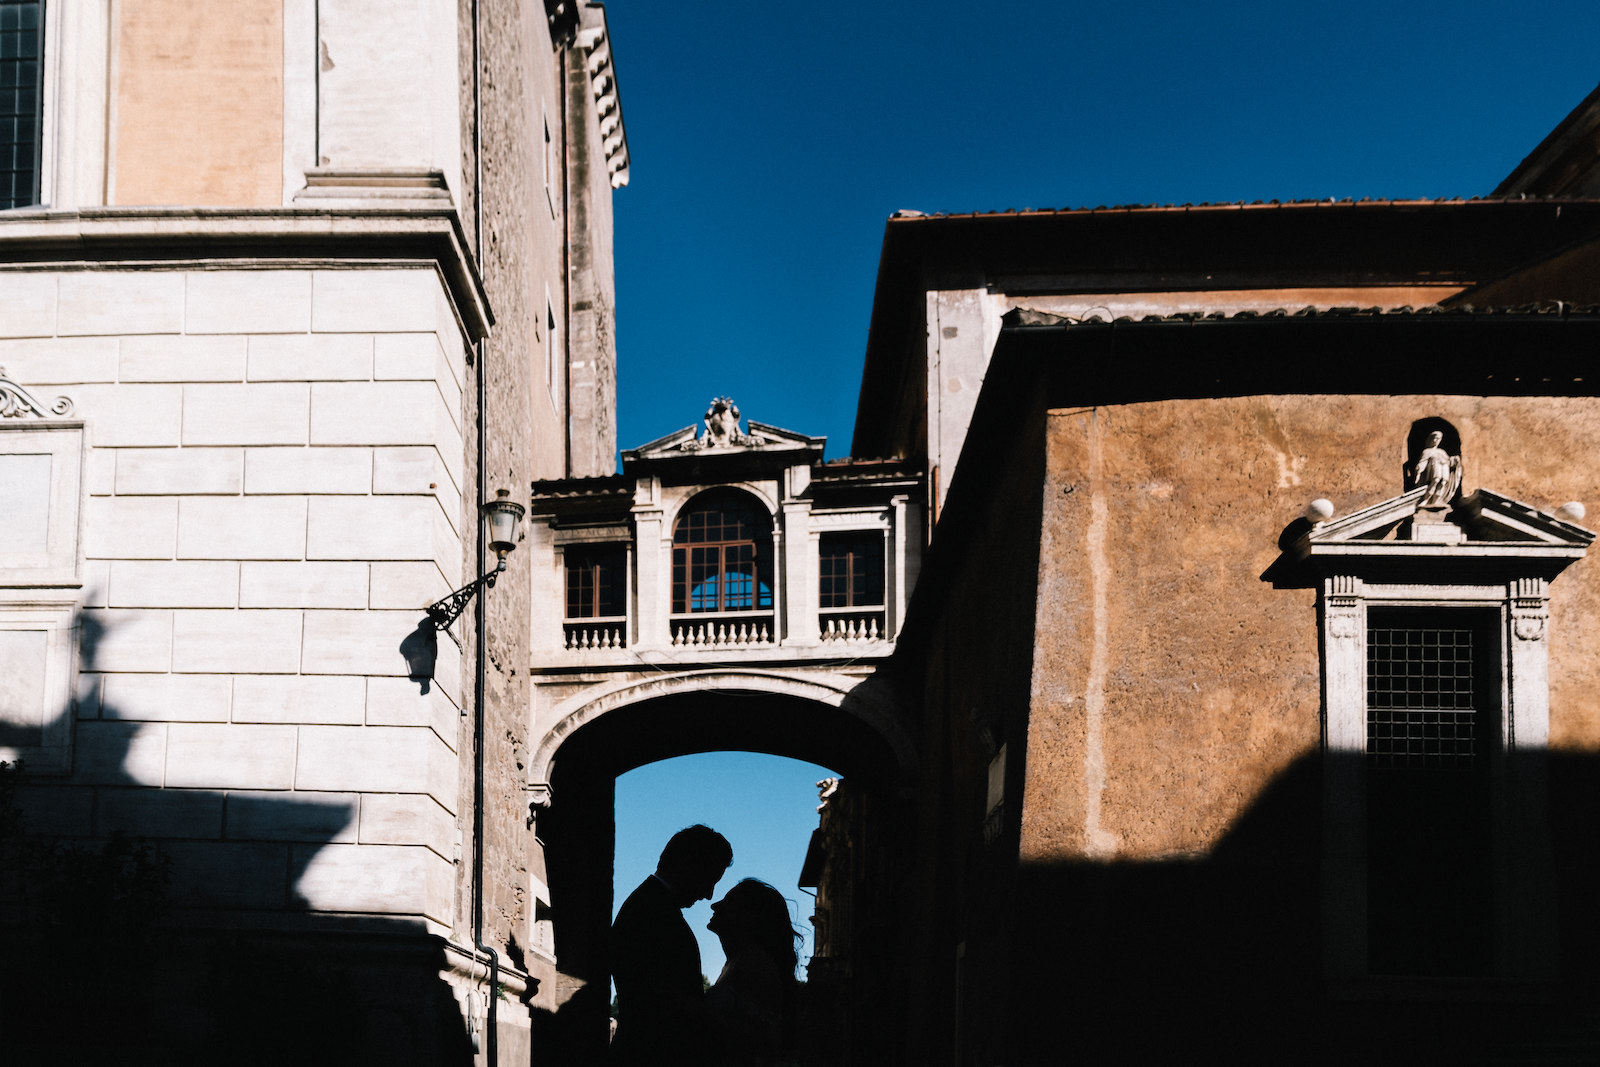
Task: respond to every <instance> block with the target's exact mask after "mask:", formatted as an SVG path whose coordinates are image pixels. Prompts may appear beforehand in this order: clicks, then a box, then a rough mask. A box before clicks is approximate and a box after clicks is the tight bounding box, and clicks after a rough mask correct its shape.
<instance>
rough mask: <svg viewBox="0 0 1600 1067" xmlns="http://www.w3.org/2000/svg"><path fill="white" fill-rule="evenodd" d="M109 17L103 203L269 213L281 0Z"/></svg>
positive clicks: (273, 189) (278, 129) (276, 189)
mask: <svg viewBox="0 0 1600 1067" xmlns="http://www.w3.org/2000/svg"><path fill="white" fill-rule="evenodd" d="M116 10H117V15H118V21H117V24H116V26H115V27H114V29H113V40H114V50H115V51H114V59H113V63H112V71H113V90H112V92H113V97H114V112H113V115H114V118H113V127H112V133H111V141H112V144H113V151H112V164H111V165H112V168H113V170H112V180H111V182H110V183H109V185H110V189H111V197H110V199H111V202H112V203H114V204H189V205H202V206H203V205H226V206H232V207H270V206H275V205H277V204H279V203H281V202H282V185H283V174H282V170H283V59H284V56H283V2H282V0H229V2H228V3H226V4H191V3H186V2H185V0H121V2H120V3H119V4H118V5H117V7H116Z"/></svg>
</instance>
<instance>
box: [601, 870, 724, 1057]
mask: <svg viewBox="0 0 1600 1067" xmlns="http://www.w3.org/2000/svg"><path fill="white" fill-rule="evenodd" d="M611 977H612V980H613V981H615V982H616V984H617V1034H616V1037H615V1038H614V1039H613V1040H612V1042H611V1062H613V1063H617V1064H637V1063H650V1064H667V1063H678V1062H683V1063H693V1062H698V1061H700V1060H701V1058H702V1054H703V1051H704V1041H705V1039H706V1036H707V1035H706V1033H705V1027H704V1014H705V1006H704V994H703V992H702V989H701V977H700V946H699V944H698V943H697V942H696V941H695V939H694V933H693V931H691V930H690V929H689V924H688V923H687V922H685V921H684V918H683V911H682V909H680V908H679V907H678V905H677V903H676V902H675V901H674V900H673V899H672V894H671V892H670V891H669V890H668V889H667V887H666V885H665V884H664V883H662V882H661V881H660V880H659V879H657V878H656V877H654V876H651V877H649V878H646V879H645V880H644V881H643V882H642V883H640V885H639V888H638V889H635V890H634V891H633V892H632V893H630V894H629V895H628V899H627V900H626V901H624V902H623V905H622V907H621V909H620V910H619V911H618V912H617V918H616V921H615V922H613V923H612V924H611Z"/></svg>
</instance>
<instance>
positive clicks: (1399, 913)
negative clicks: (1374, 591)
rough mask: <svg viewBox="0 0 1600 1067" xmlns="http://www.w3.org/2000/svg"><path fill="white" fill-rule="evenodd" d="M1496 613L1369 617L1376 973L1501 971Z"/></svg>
mask: <svg viewBox="0 0 1600 1067" xmlns="http://www.w3.org/2000/svg"><path fill="white" fill-rule="evenodd" d="M1498 623H1499V615H1498V613H1496V612H1485V611H1473V610H1470V609H1453V610H1451V609H1440V610H1432V609H1423V608H1372V609H1371V610H1370V611H1369V613H1368V618H1367V672H1366V673H1367V752H1366V784H1367V786H1366V788H1367V922H1368V925H1367V953H1368V966H1369V968H1370V970H1371V972H1372V973H1374V974H1404V975H1474V974H1489V973H1492V971H1493V967H1494V948H1493V946H1494V938H1493V931H1494V907H1493V896H1492V893H1493V884H1492V882H1493V879H1492V871H1493V866H1492V864H1493V855H1492V847H1491V840H1490V813H1491V809H1490V789H1491V776H1490V760H1491V757H1492V756H1493V754H1494V753H1495V752H1496V750H1497V748H1498V746H1499V733H1500V706H1499V703H1500V702H1499V692H1500V685H1499V678H1498V670H1497V665H1498V663H1499V643H1498V640H1497V633H1498Z"/></svg>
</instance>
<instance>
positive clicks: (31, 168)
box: [0, 0, 44, 209]
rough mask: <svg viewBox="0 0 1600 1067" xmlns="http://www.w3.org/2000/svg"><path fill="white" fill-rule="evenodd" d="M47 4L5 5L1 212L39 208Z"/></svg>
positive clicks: (1, 19) (0, 22)
mask: <svg viewBox="0 0 1600 1067" xmlns="http://www.w3.org/2000/svg"><path fill="white" fill-rule="evenodd" d="M43 56H44V4H43V3H42V0H0V209H3V208H13V207H26V206H28V205H29V204H37V203H38V202H39V170H40V167H39V156H40V150H39V139H40V132H41V127H42V125H43V124H42V122H41V118H42V115H41V107H42V101H43V96H44V92H43V90H44V82H43V63H42V59H43Z"/></svg>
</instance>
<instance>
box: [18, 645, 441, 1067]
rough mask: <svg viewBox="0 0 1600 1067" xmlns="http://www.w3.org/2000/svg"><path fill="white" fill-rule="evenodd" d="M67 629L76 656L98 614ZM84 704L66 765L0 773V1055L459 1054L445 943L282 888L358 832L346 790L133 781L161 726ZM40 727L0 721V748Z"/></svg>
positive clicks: (166, 1060) (410, 925)
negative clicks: (133, 764)
mask: <svg viewBox="0 0 1600 1067" xmlns="http://www.w3.org/2000/svg"><path fill="white" fill-rule="evenodd" d="M78 631H79V647H80V650H81V651H80V655H81V662H82V663H83V664H84V665H85V668H86V669H92V668H93V667H94V665H95V664H96V662H97V652H98V650H99V648H100V646H101V643H102V642H103V640H104V638H105V636H106V634H105V630H104V627H103V625H102V624H101V623H100V622H99V620H98V619H96V618H95V617H94V615H93V614H92V613H89V614H84V613H80V614H79V616H78ZM93 711H94V709H93V708H92V707H86V708H85V709H84V710H83V712H82V713H81V714H82V715H83V716H84V717H83V718H81V719H80V720H79V721H77V722H76V723H75V726H76V729H77V736H76V738H75V739H74V741H75V744H74V756H75V758H74V763H75V766H74V768H73V771H72V773H71V774H70V775H67V776H43V775H38V774H32V773H29V772H28V770H27V768H26V766H24V767H22V768H21V769H20V770H19V769H18V768H15V767H11V768H7V769H5V770H4V771H0V1034H3V1035H5V1036H4V1046H5V1050H6V1051H5V1058H6V1060H7V1062H8V1063H78V1062H85V1063H87V1062H96V1061H99V1060H106V1061H111V1060H113V1059H114V1060H115V1062H118V1063H135V1064H137V1063H149V1064H163V1065H165V1064H174V1063H191V1062H192V1063H220V1062H226V1063H233V1064H262V1065H266V1064H273V1065H275V1067H281V1065H282V1064H286V1063H295V1064H321V1063H328V1064H335V1063H337V1064H367V1063H372V1064H380V1063H381V1064H385V1065H388V1064H412V1063H415V1064H430V1065H431V1064H452V1063H455V1064H463V1065H464V1064H469V1063H471V1062H472V1050H471V1043H470V1041H469V1039H468V1035H467V1033H466V1030H465V1027H464V1024H463V1021H462V1014H461V1011H460V1009H459V1007H458V1005H457V1002H456V1000H455V997H454V995H453V993H452V990H451V987H450V986H449V985H448V984H447V983H446V982H445V981H444V980H443V979H441V978H440V977H439V974H440V972H441V971H443V970H445V969H446V966H447V960H446V955H445V949H444V945H443V942H442V941H441V939H439V938H438V937H436V936H434V935H431V934H429V933H427V931H426V930H425V929H424V927H423V924H422V923H421V922H420V921H412V920H401V919H385V918H376V917H367V916H339V915H329V914H318V913H315V912H312V911H311V910H310V909H309V905H308V902H307V901H306V900H305V899H304V898H303V897H302V896H301V895H300V893H299V891H298V887H299V885H300V883H301V880H302V878H303V877H304V875H305V874H306V872H307V869H308V868H309V867H310V866H311V864H312V863H313V861H314V860H315V859H316V857H317V855H318V853H319V852H320V851H321V850H322V849H323V848H324V847H326V846H327V845H328V844H330V843H332V842H334V841H336V840H342V841H353V840H354V835H353V834H351V833H350V832H349V831H350V828H351V826H352V823H353V820H354V818H355V815H356V811H355V805H354V804H353V803H345V802H329V801H326V800H317V801H311V800H305V799H297V798H294V797H292V796H291V795H289V794H287V793H285V794H283V795H274V794H271V793H264V792H259V791H249V792H239V791H222V790H209V789H176V788H165V787H161V786H153V785H149V784H145V783H143V782H141V781H139V780H138V779H137V777H136V773H135V772H134V771H131V770H130V757H131V759H132V760H138V759H139V757H138V756H137V755H136V750H137V749H138V747H139V745H140V743H141V737H142V735H143V734H144V732H145V731H147V730H151V729H156V730H159V729H164V728H165V724H164V723H155V722H140V721H135V720H132V719H130V718H127V717H126V714H125V713H126V712H127V711H128V709H123V708H119V707H117V706H115V705H112V704H107V703H102V704H101V706H100V707H99V714H98V717H92V715H93ZM64 714H67V715H72V714H74V709H67V710H66V711H65V712H64ZM171 717H172V718H174V719H176V718H181V712H179V713H178V714H175V715H173V716H171ZM47 732H48V731H47ZM38 734H39V731H38V728H37V727H36V726H35V727H32V728H31V729H30V728H28V727H19V726H17V725H16V724H6V723H3V722H0V746H20V745H25V744H29V743H34V744H36V743H37V740H36V738H37V736H38ZM169 769H170V767H169Z"/></svg>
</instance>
